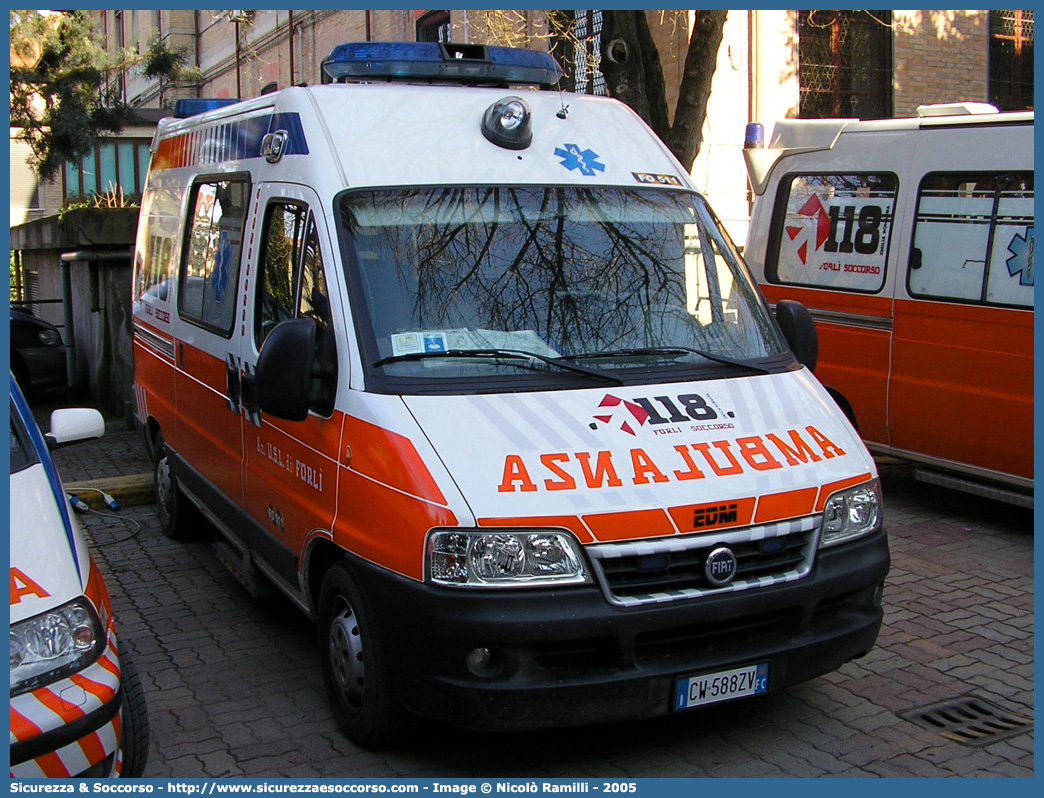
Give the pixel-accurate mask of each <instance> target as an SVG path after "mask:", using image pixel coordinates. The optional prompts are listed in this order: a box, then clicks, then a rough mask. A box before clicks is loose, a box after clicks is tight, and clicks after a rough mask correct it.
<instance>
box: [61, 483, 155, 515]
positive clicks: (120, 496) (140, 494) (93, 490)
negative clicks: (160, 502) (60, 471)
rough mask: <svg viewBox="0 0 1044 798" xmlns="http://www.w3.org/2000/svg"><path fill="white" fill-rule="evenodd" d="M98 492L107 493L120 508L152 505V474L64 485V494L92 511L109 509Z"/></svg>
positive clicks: (153, 496) (153, 499)
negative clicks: (69, 495)
mask: <svg viewBox="0 0 1044 798" xmlns="http://www.w3.org/2000/svg"><path fill="white" fill-rule="evenodd" d="M99 491H104V492H105V493H108V494H109V495H110V496H112V498H114V499H115V500H116V503H117V504H119V505H120V507H130V506H133V505H142V504H152V503H153V502H154V501H155V494H154V492H153V483H152V474H135V475H133V476H126V477H105V478H102V479H85V480H80V481H78V482H67V483H65V492H66V493H74V494H76V496H77V498H79V499H80V501H82V502H83V503H84V504H86V505H87V506H88V507H90V508H91V509H92V510H101V511H102V512H104V511H106V510H108V509H109V507H108V506H107V505H106V504H105V499H104V498H103V497H102V495H101V493H99Z"/></svg>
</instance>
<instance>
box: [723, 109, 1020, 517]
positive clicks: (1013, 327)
mask: <svg viewBox="0 0 1044 798" xmlns="http://www.w3.org/2000/svg"><path fill="white" fill-rule="evenodd" d="M918 110H919V113H920V116H919V117H918V118H914V119H887V120H879V121H870V122H860V121H858V120H854V119H820V120H799V119H787V120H783V121H781V122H779V123H778V124H777V125H776V127H775V130H774V131H773V133H772V136H771V140H770V142H769V146H768V147H767V148H757V147H754V148H750V149H747V150H745V154H746V156H747V165H748V171H749V173H750V177H751V184H752V185H753V187H754V191H755V193H756V194H757V200H756V202H755V204H754V210H753V214H752V216H751V224H750V233H749V236H748V240H747V245H746V249H745V250H744V253H743V254H744V258H745V259H746V261H747V263H748V265H749V266H750V268H751V270H752V271H753V273H754V276H755V278H756V279H757V280H758V281H759V282H760V283H761V284H762V288H763V290H764V293H765V295H766V297H767V298H768V299H769V301H771V302H776V301H781V300H789V301H798V302H801V303H802V304H804V305H805V306H806V307H808V308H810V310H811V312H812V315H813V317H814V318H815V320H816V326H817V329H818V333H819V365H818V367H817V370H816V375H817V376H818V377H819V379H820V380H821V381H822V382H823V384H824V385H825V386H826V387H827V389H828V390H829V391H830V392H831V394H832V395H833V396H834V398H835V399H837V401H838V403H839V404H840V405H841V406H842V407H843V408H845V410H846V412H847V413H848V414H849V417H850V418H851V419H852V421H853V423H854V424H856V425H857V427H858V429H859V432H860V433H861V434H862V436H863V438H864V440H865V441H866V442H867V445H868V446H869V447H870V448H871V449H872V450H874V451H878V452H882V453H887V454H892V455H896V456H899V457H902V458H905V459H907V460H911V461H913V462H915V463H917V464H918V469H917V475H918V476H919V477H920V478H922V479H924V480H927V481H931V482H934V483H937V484H942V485H946V486H949V487H953V488H957V489H960V490H965V491H970V492H973V493H976V494H979V495H984V496H989V497H992V498H996V499H1001V500H1003V501H1008V502H1012V503H1015V504H1019V505H1023V506H1032V503H1033V282H1034V280H1033V227H1034V224H1033V113H1032V112H1020V113H997V110H996V108H993V107H992V106H984V105H983V104H976V103H966V104H951V105H944V106H922V107H921V108H920V109H918Z"/></svg>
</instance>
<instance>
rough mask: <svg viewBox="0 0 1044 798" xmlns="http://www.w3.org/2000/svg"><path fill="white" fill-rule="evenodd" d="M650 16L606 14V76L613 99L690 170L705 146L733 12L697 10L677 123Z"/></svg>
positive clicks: (679, 97) (679, 96) (677, 108)
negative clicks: (713, 83) (627, 108)
mask: <svg viewBox="0 0 1044 798" xmlns="http://www.w3.org/2000/svg"><path fill="white" fill-rule="evenodd" d="M646 13H647V12H645V11H642V10H638V11H603V12H602V61H601V70H602V74H603V75H605V81H606V87H607V89H608V91H609V95H610V96H611V97H615V98H617V99H619V100H622V101H623V102H625V103H627V104H628V105H630V106H631V107H632V108H633V109H634V110H635V111H636V112H637V113H638V115H639V116H641V117H642V119H644V120H645V121H646V122H647V123H648V125H649V126H650V127H651V128H652V129H653V130H654V131H655V132H656V135H658V136H659V137H660V138H661V139H662V140H663V141H664V143H665V144H667V146H668V147H669V148H670V150H671V152H673V153H674V156H675V157H676V158H677V159H678V160H679V161H680V162H681V163H682V165H683V166H684V167H685V168H686V169H691V168H692V163H693V161H694V160H695V159H696V156H697V155H698V154H699V152H700V146H701V145H702V143H703V123H704V122H705V121H706V118H707V100H708V98H709V97H710V92H711V79H712V78H713V77H714V69H715V66H716V65H717V58H718V48H719V47H720V46H721V40H722V37H723V32H724V27H725V17H726V16H727V14H728V12H727V11H697V12H696V24H695V25H693V27H692V32H691V34H690V36H689V50H688V53H687V54H686V56H685V67H684V71H683V73H682V81H681V86H680V87H679V90H678V104H677V106H676V107H675V109H674V123H673V124H671V123H670V122H669V121H668V120H669V118H670V117H669V114H668V108H667V98H666V93H665V91H664V81H663V67H662V64H661V61H660V54H659V52H658V51H657V48H656V44H655V42H654V41H653V38H652V34H651V32H650V29H649V20H648V17H647V16H646Z"/></svg>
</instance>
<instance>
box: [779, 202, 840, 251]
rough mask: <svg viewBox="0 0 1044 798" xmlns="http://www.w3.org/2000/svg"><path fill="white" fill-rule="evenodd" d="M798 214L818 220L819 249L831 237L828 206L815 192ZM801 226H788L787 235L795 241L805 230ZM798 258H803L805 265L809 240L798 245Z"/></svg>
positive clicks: (817, 247)
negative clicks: (826, 206)
mask: <svg viewBox="0 0 1044 798" xmlns="http://www.w3.org/2000/svg"><path fill="white" fill-rule="evenodd" d="M797 214H798V216H807V217H808V218H810V219H815V220H816V246H815V249H816V251H818V250H819V249H820V248H821V247H822V246H823V243H824V242H825V241H826V240H827V239H828V238H829V237H830V215H829V214H828V213H827V210H826V208H824V207H823V203H822V202H820V200H819V196H818V195H816V194H813V195H812V196H811V197H809V199H808V201H807V202H806V203H805V204H804V205H802V206H801V209H800V210H798V212H797ZM804 229H805V228H804V227H801V226H797V225H794V226H791V227H787V228H786V231H787V236H788V237H789V238H790V240H791V241H793V240H794V239H795V238H797V237H798V235H800V233H801V232H802V231H803V230H804ZM797 255H798V258H800V259H801V264H802V265H805V261H806V259H807V258H808V241H802V242H801V244H800V245H799V246H798V250H797Z"/></svg>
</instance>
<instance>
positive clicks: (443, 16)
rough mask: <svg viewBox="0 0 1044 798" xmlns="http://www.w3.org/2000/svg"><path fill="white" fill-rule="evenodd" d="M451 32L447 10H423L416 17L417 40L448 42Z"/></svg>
mask: <svg viewBox="0 0 1044 798" xmlns="http://www.w3.org/2000/svg"><path fill="white" fill-rule="evenodd" d="M452 32H453V29H452V27H451V26H450V13H449V11H425V12H424V13H423V14H421V16H420V17H418V18H417V41H419V42H448V41H450V36H451V34H452Z"/></svg>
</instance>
